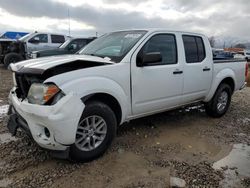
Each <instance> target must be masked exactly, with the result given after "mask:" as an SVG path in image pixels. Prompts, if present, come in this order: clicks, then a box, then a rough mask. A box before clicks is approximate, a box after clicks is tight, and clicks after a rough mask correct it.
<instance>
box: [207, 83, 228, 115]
mask: <svg viewBox="0 0 250 188" xmlns="http://www.w3.org/2000/svg"><path fill="white" fill-rule="evenodd" d="M231 96H232V89H231V87H230V86H229V85H228V84H225V83H223V84H221V85H220V86H219V87H218V89H217V91H216V92H215V94H214V96H213V98H212V99H211V100H210V101H209V102H208V103H206V104H205V109H206V113H207V114H208V115H209V116H212V117H216V118H218V117H221V116H223V115H224V114H225V113H226V112H227V110H228V108H229V106H230V103H231Z"/></svg>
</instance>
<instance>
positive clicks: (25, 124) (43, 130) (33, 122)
mask: <svg viewBox="0 0 250 188" xmlns="http://www.w3.org/2000/svg"><path fill="white" fill-rule="evenodd" d="M15 90H16V88H13V89H12V90H11V92H10V94H9V103H10V106H11V108H12V109H11V110H10V118H9V123H8V128H9V130H10V132H11V133H12V134H14V133H15V130H16V129H17V128H19V127H20V128H22V129H24V130H25V131H26V132H28V133H30V135H31V136H32V137H33V139H34V140H35V141H36V142H37V143H38V144H39V145H40V146H41V147H43V148H46V149H49V150H57V151H63V150H66V149H67V148H68V147H69V146H70V145H71V144H73V143H74V142H75V135H76V130H77V125H78V122H79V120H80V117H81V114H82V112H83V109H84V107H85V106H84V104H83V103H82V101H81V100H80V98H79V97H77V96H76V95H74V94H73V93H69V94H67V95H66V96H64V97H63V98H62V99H60V100H59V101H58V102H57V103H56V104H54V105H51V106H46V105H36V104H30V103H28V101H27V100H23V101H21V100H20V99H18V97H17V96H16V93H15Z"/></svg>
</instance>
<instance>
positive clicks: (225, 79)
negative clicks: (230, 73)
mask: <svg viewBox="0 0 250 188" xmlns="http://www.w3.org/2000/svg"><path fill="white" fill-rule="evenodd" d="M222 83H225V84H228V85H229V86H230V87H231V89H232V92H234V89H235V84H234V80H233V79H232V78H230V77H228V78H224V79H223V80H222V81H221V84H222Z"/></svg>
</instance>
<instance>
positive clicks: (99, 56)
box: [84, 53, 106, 58]
mask: <svg viewBox="0 0 250 188" xmlns="http://www.w3.org/2000/svg"><path fill="white" fill-rule="evenodd" d="M84 55H90V56H96V57H101V58H104V57H106V56H102V55H98V54H94V53H93V54H84Z"/></svg>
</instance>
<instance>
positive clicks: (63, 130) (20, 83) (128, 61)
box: [8, 29, 247, 161]
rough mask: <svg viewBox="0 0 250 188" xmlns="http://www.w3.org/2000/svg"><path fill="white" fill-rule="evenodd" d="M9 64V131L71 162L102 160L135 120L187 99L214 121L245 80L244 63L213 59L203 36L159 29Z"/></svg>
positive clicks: (108, 37)
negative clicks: (74, 51)
mask: <svg viewBox="0 0 250 188" xmlns="http://www.w3.org/2000/svg"><path fill="white" fill-rule="evenodd" d="M10 67H11V70H12V71H13V79H14V88H13V89H12V90H11V92H10V95H9V102H10V110H9V114H10V119H9V123H8V128H9V130H10V132H11V133H12V134H13V135H14V134H15V133H16V131H17V128H18V127H20V128H22V129H24V130H26V132H28V133H29V134H30V135H31V136H32V137H33V139H34V140H35V141H36V142H37V143H38V144H39V145H40V146H41V147H43V148H47V149H50V150H54V151H63V152H62V153H61V155H63V156H64V157H65V156H67V157H69V158H70V159H71V160H75V161H89V160H92V159H94V158H96V157H98V156H100V155H102V154H103V153H104V152H105V150H106V149H107V148H108V147H109V146H110V144H111V142H112V140H113V138H114V137H115V135H116V130H117V128H118V126H119V125H121V124H123V123H124V122H128V121H130V120H132V119H135V118H139V117H143V116H147V115H151V114H155V113H158V112H162V111H166V110H170V109H175V108H178V107H181V106H184V105H187V104H191V103H194V102H202V103H204V104H205V108H206V112H207V114H208V115H210V116H212V117H221V116H222V115H224V114H225V113H226V111H227V110H228V108H229V105H230V101H231V96H232V94H233V93H234V92H235V91H237V90H239V89H242V88H243V87H244V86H245V77H246V76H247V65H246V61H244V60H225V61H223V60H220V61H213V55H212V51H211V47H210V45H209V41H208V39H207V37H205V36H204V35H201V34H196V33H188V32H177V31H167V30H164V29H162V30H153V29H150V30H127V31H118V32H113V33H109V34H106V35H103V36H102V37H100V38H98V39H96V40H95V41H93V42H92V43H90V44H89V45H87V46H86V47H85V48H84V49H83V50H81V51H80V52H79V53H78V54H75V55H64V56H55V57H49V58H39V59H34V60H27V61H23V62H20V63H17V64H11V66H10Z"/></svg>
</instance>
